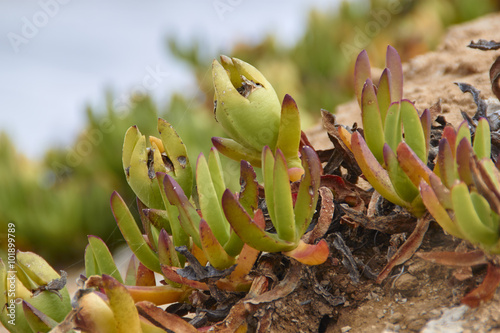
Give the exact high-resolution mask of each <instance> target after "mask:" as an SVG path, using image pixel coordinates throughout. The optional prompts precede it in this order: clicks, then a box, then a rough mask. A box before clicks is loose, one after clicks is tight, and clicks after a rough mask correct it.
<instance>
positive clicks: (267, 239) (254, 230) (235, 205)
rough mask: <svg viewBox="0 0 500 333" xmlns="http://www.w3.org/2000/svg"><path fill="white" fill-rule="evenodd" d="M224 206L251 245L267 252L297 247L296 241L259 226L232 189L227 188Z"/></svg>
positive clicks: (232, 221)
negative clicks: (280, 236)
mask: <svg viewBox="0 0 500 333" xmlns="http://www.w3.org/2000/svg"><path fill="white" fill-rule="evenodd" d="M222 207H223V208H224V213H225V214H226V218H227V220H228V221H229V223H230V224H231V226H232V227H233V230H234V231H235V232H236V233H237V234H238V236H240V238H241V240H242V241H243V242H245V243H247V244H248V245H250V246H251V247H253V248H255V249H257V250H260V251H265V252H281V251H290V250H293V249H294V248H295V246H296V244H295V243H291V242H287V241H284V240H281V239H280V238H279V237H278V236H277V235H276V234H271V233H269V232H266V231H264V229H262V228H261V227H259V226H258V225H257V224H256V223H255V221H254V220H252V218H251V217H250V215H248V213H247V212H246V211H245V209H244V208H243V207H241V205H240V204H239V202H238V200H237V199H236V198H235V196H234V195H233V194H232V193H231V191H230V190H226V191H225V192H224V194H223V195H222ZM256 215H257V213H256Z"/></svg>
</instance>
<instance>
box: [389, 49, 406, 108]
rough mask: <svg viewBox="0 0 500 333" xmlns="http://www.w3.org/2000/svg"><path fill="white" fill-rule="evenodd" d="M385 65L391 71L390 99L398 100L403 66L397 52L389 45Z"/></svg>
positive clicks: (401, 84)
mask: <svg viewBox="0 0 500 333" xmlns="http://www.w3.org/2000/svg"><path fill="white" fill-rule="evenodd" d="M385 66H386V67H387V68H389V70H390V71H391V84H390V88H391V100H392V101H393V102H396V101H399V100H401V99H402V98H403V67H402V66H401V58H400V57H399V54H398V52H397V51H396V49H395V48H393V47H392V46H390V45H388V46H387V52H386V55H385Z"/></svg>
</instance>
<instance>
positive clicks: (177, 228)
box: [150, 172, 190, 246]
mask: <svg viewBox="0 0 500 333" xmlns="http://www.w3.org/2000/svg"><path fill="white" fill-rule="evenodd" d="M165 176H166V174H165V173H162V172H158V173H156V179H157V180H158V185H159V187H160V192H161V197H162V199H163V204H164V207H165V210H161V212H162V213H160V212H159V211H156V212H155V211H153V212H151V211H150V213H152V214H153V216H154V214H155V213H158V214H160V215H161V217H162V218H167V220H168V224H169V227H168V228H163V229H165V230H167V231H168V230H170V233H171V234H172V238H173V241H174V245H175V246H183V245H188V244H189V242H190V238H189V235H188V234H187V233H186V231H185V230H184V228H183V227H182V226H181V224H180V221H179V210H178V209H177V207H176V206H175V205H173V204H171V203H170V201H169V200H168V198H167V193H166V192H165V185H164V184H165ZM161 229H162V228H158V230H161Z"/></svg>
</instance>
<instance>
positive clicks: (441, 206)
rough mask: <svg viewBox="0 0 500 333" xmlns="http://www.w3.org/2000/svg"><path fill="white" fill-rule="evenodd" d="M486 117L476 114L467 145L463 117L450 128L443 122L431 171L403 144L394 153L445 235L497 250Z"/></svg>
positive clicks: (494, 180) (498, 210) (496, 194)
mask: <svg viewBox="0 0 500 333" xmlns="http://www.w3.org/2000/svg"><path fill="white" fill-rule="evenodd" d="M490 154H491V136H490V128H489V125H488V121H487V120H486V119H485V118H480V119H479V121H478V123H477V127H476V131H475V135H474V144H473V145H472V144H471V135H470V132H469V128H468V125H467V123H466V122H465V121H464V122H463V123H462V124H461V125H460V126H459V128H458V130H457V131H455V130H454V129H453V128H452V127H451V126H447V127H446V128H445V129H444V131H443V134H442V138H441V140H440V142H439V153H438V155H437V164H436V168H435V169H434V172H432V171H431V170H430V169H429V168H428V167H427V166H426V165H424V164H423V163H421V162H419V160H418V158H417V157H416V156H415V154H414V153H413V152H412V151H411V150H410V149H408V147H407V146H405V145H401V146H400V147H399V149H398V157H400V163H401V166H402V168H403V169H404V170H405V171H406V172H407V173H408V175H409V176H410V178H411V179H412V181H413V183H414V184H419V187H420V193H421V195H422V199H423V203H424V204H425V206H426V208H427V209H428V211H429V212H430V213H431V215H432V216H433V217H434V218H435V219H436V221H437V222H438V223H439V224H440V225H441V226H442V227H443V229H444V230H445V231H446V232H448V233H449V234H451V235H453V236H456V237H459V238H462V239H466V240H468V241H470V242H471V243H473V244H477V245H480V246H481V247H482V248H483V249H485V250H486V251H488V252H491V253H500V243H499V242H498V239H499V231H498V227H499V225H500V217H499V216H500V172H499V170H498V168H497V166H495V163H494V162H493V161H492V160H491V158H490Z"/></svg>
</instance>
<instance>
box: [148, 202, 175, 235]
mask: <svg viewBox="0 0 500 333" xmlns="http://www.w3.org/2000/svg"><path fill="white" fill-rule="evenodd" d="M142 214H144V217H145V218H147V219H148V220H149V223H150V224H152V225H153V226H154V227H155V228H156V229H158V230H161V229H165V230H166V231H167V232H168V233H169V234H171V233H172V229H171V228H170V222H169V219H168V212H167V211H166V210H163V209H149V208H145V209H142Z"/></svg>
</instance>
